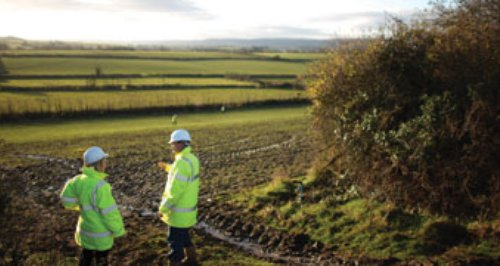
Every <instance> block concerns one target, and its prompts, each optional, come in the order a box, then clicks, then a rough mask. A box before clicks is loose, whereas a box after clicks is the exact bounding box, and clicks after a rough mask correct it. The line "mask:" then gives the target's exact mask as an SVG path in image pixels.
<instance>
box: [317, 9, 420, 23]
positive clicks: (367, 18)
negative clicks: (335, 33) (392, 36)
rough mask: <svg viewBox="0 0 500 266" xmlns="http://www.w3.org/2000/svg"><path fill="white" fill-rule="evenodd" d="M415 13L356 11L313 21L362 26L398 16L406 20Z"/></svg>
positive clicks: (408, 11) (407, 11)
mask: <svg viewBox="0 0 500 266" xmlns="http://www.w3.org/2000/svg"><path fill="white" fill-rule="evenodd" d="M414 14H415V11H410V10H405V11H401V12H397V13H393V12H385V11H368V12H356V13H337V14H331V15H327V16H322V17H318V18H314V19H311V20H310V21H311V22H331V23H339V24H341V23H350V24H352V25H357V26H361V27H367V26H380V25H383V24H384V23H385V22H386V21H387V20H388V19H389V18H391V17H396V18H399V19H401V20H403V21H405V22H408V21H410V19H411V18H412V17H413V15H414Z"/></svg>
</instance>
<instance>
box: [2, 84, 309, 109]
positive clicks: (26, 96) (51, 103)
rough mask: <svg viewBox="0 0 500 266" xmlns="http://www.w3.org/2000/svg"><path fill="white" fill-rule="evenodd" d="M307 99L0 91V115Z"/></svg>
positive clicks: (231, 93) (279, 94)
mask: <svg viewBox="0 0 500 266" xmlns="http://www.w3.org/2000/svg"><path fill="white" fill-rule="evenodd" d="M297 98H299V99H303V98H306V95H305V92H303V91H298V90H286V89H248V88H247V89H237V88H234V89H233V88H227V89H226V88H224V89H217V88H214V89H176V90H161V91H160V90H155V91H113V92H95V91H94V92H24V93H23V92H0V114H2V115H13V114H23V113H64V112H85V111H96V110H108V111H109V110H122V109H127V110H130V109H139V108H149V107H183V106H204V105H213V104H221V105H231V104H243V103H249V102H256V101H265V100H290V99H297Z"/></svg>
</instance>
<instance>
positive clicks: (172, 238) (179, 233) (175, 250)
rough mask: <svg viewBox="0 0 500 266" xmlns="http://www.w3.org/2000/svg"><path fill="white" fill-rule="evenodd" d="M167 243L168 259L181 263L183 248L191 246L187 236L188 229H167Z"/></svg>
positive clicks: (170, 227)
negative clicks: (168, 249)
mask: <svg viewBox="0 0 500 266" xmlns="http://www.w3.org/2000/svg"><path fill="white" fill-rule="evenodd" d="M167 234H168V235H167V242H168V246H169V247H170V253H169V254H168V259H169V260H170V261H172V262H179V261H182V259H183V258H184V256H185V254H184V248H189V247H192V246H193V242H191V236H190V235H189V228H177V227H172V226H169V227H168V233H167Z"/></svg>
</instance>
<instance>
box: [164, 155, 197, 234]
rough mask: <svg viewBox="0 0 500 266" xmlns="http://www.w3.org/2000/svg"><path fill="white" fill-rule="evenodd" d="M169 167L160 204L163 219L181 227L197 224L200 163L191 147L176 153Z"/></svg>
mask: <svg viewBox="0 0 500 266" xmlns="http://www.w3.org/2000/svg"><path fill="white" fill-rule="evenodd" d="M167 169H168V179H167V184H166V185H165V192H164V193H163V196H162V201H161V204H160V210H159V211H160V212H161V213H162V214H163V216H162V220H163V221H164V222H165V223H167V224H169V225H171V226H173V227H179V228H188V227H191V226H193V225H195V224H196V222H197V220H196V215H197V213H198V208H197V205H198V192H199V190H200V178H199V174H200V163H199V161H198V158H196V156H194V155H193V154H192V153H191V147H189V146H188V147H186V148H184V149H183V150H182V151H181V152H179V153H178V154H176V155H175V161H174V163H173V164H172V165H171V166H170V167H167Z"/></svg>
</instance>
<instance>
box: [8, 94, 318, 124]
mask: <svg viewBox="0 0 500 266" xmlns="http://www.w3.org/2000/svg"><path fill="white" fill-rule="evenodd" d="M306 104H310V100H309V99H298V98H297V99H288V100H263V101H254V102H244V103H231V104H220V103H218V104H204V105H185V106H167V107H144V108H133V109H117V110H113V109H109V110H108V109H102V110H81V111H68V110H65V111H61V112H50V113H48V112H44V113H35V112H25V113H20V114H0V122H20V121H23V120H37V119H51V118H52V119H56V118H57V119H59V118H87V117H96V116H102V115H140V114H172V113H180V112H192V111H217V110H220V107H221V105H224V107H225V108H226V110H228V109H234V108H242V107H280V106H287V105H306Z"/></svg>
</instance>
